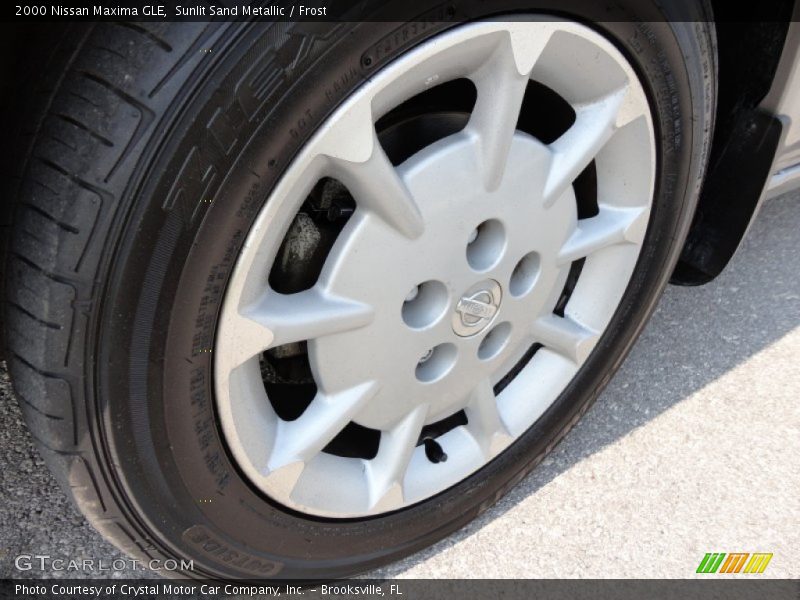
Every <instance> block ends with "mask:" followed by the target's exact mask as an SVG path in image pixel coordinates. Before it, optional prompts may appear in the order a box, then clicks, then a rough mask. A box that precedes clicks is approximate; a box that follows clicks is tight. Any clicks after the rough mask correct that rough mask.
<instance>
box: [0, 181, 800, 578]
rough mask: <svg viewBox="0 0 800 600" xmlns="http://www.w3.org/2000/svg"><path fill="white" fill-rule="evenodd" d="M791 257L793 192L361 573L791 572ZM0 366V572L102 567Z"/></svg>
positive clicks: (795, 513) (797, 443) (797, 311)
mask: <svg viewBox="0 0 800 600" xmlns="http://www.w3.org/2000/svg"><path fill="white" fill-rule="evenodd" d="M798 265H800V193H795V194H791V195H786V196H783V197H781V198H777V199H775V200H772V201H770V202H769V203H767V204H766V205H765V206H764V208H763V210H762V211H761V214H760V215H759V217H758V219H757V221H756V223H755V224H754V226H753V228H752V229H751V231H750V233H749V235H748V237H747V239H746V240H745V243H744V244H743V246H742V248H741V249H740V251H739V253H738V254H737V256H736V257H735V258H734V260H733V261H732V263H731V264H730V266H729V267H728V269H727V270H726V271H725V272H724V273H723V275H722V276H720V277H719V278H718V279H717V280H715V281H714V282H712V283H711V284H709V285H706V286H703V287H699V288H681V287H675V286H670V287H669V288H668V289H667V291H666V293H665V295H664V297H663V299H662V301H661V303H660V305H659V308H658V310H657V312H656V313H655V315H654V316H653V318H652V320H651V321H650V323H649V325H648V326H647V328H646V329H645V332H644V333H643V335H642V337H641V338H640V340H639V341H638V342H637V344H636V346H635V348H634V349H633V351H632V353H631V355H630V357H629V358H628V360H627V361H626V363H625V364H624V365H623V367H622V369H621V371H620V372H619V373H618V374H617V376H616V377H615V379H614V380H613V381H612V383H611V384H610V385H609V387H608V388H607V389H606V391H605V392H604V393H603V394H602V396H601V397H600V399H599V400H598V402H597V403H596V404H595V406H594V407H593V408H592V409H591V410H590V411H589V412H588V413H587V415H586V417H585V418H584V419H583V420H582V421H581V422H580V423H579V424H578V425H577V426H576V427H575V429H574V430H573V431H572V432H571V433H570V434H569V435H568V436H567V438H566V439H565V440H564V441H563V442H562V443H561V444H560V445H559V446H558V447H557V448H556V450H555V451H554V452H553V454H552V455H551V456H550V457H549V458H548V459H546V460H545V461H544V463H543V464H542V465H540V467H539V468H538V469H536V470H535V471H534V472H533V473H532V474H531V475H530V476H529V477H528V478H527V479H525V480H524V481H523V482H522V483H520V484H519V485H518V486H517V487H516V488H515V489H514V490H513V491H512V492H511V493H510V494H508V495H507V496H506V497H505V498H503V499H502V500H501V501H500V502H499V503H498V504H497V505H496V506H495V507H494V508H492V509H491V510H489V511H488V512H487V513H485V514H484V515H483V516H482V517H480V518H479V519H477V520H476V521H475V522H473V523H472V524H470V525H469V526H467V527H466V528H464V529H463V530H461V531H460V532H458V533H456V534H455V535H453V536H450V537H449V538H447V539H445V540H443V541H441V542H440V543H438V544H436V545H435V546H433V547H431V548H429V549H427V550H424V551H422V552H420V553H418V554H416V555H414V556H411V557H409V558H407V559H406V560H403V561H401V562H399V563H396V564H394V565H391V566H389V567H386V568H384V569H382V570H380V571H376V572H374V573H372V574H371V575H373V576H378V577H413V578H476V577H477V578H496V577H497V578H502V577H508V578H535V577H620V578H628V577H632V578H662V577H668V578H684V577H694V576H695V570H696V568H697V566H698V564H699V563H700V561H701V560H702V558H703V556H704V555H705V554H706V553H708V552H726V553H732V552H768V553H772V554H773V558H772V560H771V562H770V563H769V565H768V567H767V569H766V571H765V572H764V574H763V575H761V577H783V578H797V577H800V358H798V357H800V276H799V275H800V268H798ZM0 366H2V367H3V368H2V369H0V578H6V577H19V576H32V575H35V576H48V577H54V576H67V575H68V576H73V577H74V576H80V575H81V573H75V572H67V571H53V570H50V569H48V570H45V571H44V572H40V571H38V570H37V569H35V568H34V569H31V570H30V571H19V570H18V569H17V568H16V567H15V557H17V556H20V555H37V554H38V555H50V556H51V557H54V558H65V559H94V560H96V561H100V560H101V559H102V560H103V561H105V563H106V564H111V563H112V561H114V560H115V559H119V558H121V555H120V554H119V553H118V552H117V551H116V550H115V549H114V548H113V547H112V546H110V545H109V544H108V543H106V542H105V541H104V540H103V539H102V538H101V537H100V536H99V534H97V533H96V532H95V531H94V530H93V529H92V528H91V527H90V526H89V525H88V524H87V523H86V522H85V520H84V519H83V518H82V517H81V516H80V515H79V514H78V513H77V512H76V511H75V510H74V508H73V507H72V505H71V504H70V502H69V501H68V500H67V498H66V497H65V496H64V494H63V493H62V492H61V490H60V489H59V488H58V487H57V485H56V483H55V481H53V479H52V477H51V476H50V475H49V473H48V472H47V471H46V469H45V467H44V465H43V464H42V461H41V460H40V459H39V457H38V455H37V453H36V451H35V449H34V447H33V446H32V444H31V440H30V437H29V436H28V434H27V432H26V431H25V429H24V425H23V424H22V422H21V420H20V411H19V409H18V407H17V405H16V402H15V400H14V399H13V396H12V393H11V390H10V386H9V384H8V378H7V376H6V373H5V369H4V365H2V364H1V363H0ZM17 562H18V561H17ZM24 564H25V563H24V561H23V565H24ZM86 575H100V576H109V577H110V576H113V577H142V576H147V575H149V574H143V573H142V572H141V571H133V570H130V569H126V570H120V571H113V570H112V571H105V572H102V573H86Z"/></svg>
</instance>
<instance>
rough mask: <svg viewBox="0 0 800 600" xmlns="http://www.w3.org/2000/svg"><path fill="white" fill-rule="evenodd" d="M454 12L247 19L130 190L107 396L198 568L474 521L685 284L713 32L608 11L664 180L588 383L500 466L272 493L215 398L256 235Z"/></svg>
mask: <svg viewBox="0 0 800 600" xmlns="http://www.w3.org/2000/svg"><path fill="white" fill-rule="evenodd" d="M284 25H285V26H286V27H288V24H284ZM284 25H276V27H283V26H284ZM450 26H452V25H448V24H446V23H438V24H434V25H430V24H422V23H411V24H407V25H404V26H401V27H398V26H397V24H390V23H363V24H360V25H357V24H341V25H339V26H338V27H339V28H338V29H337V30H336V31H333V32H331V31H325V30H324V29H319V28H318V29H317V30H315V29H314V28H309V29H310V30H301V31H299V32H298V31H293V32H288V30H287V32H278V31H277V30H276V29H275V28H270V29H267V28H263V29H261V30H257V29H254V28H249V29H248V28H242V29H241V30H238V31H237V32H236V33H235V35H234V34H233V33H232V34H231V36H232V37H235V40H234V41H232V42H231V43H230V45H229V47H228V50H227V51H226V53H225V56H224V57H223V58H221V59H220V60H219V61H217V63H216V64H215V66H214V68H213V69H210V70H209V71H208V72H206V73H204V75H203V76H202V77H200V76H197V77H196V80H194V81H187V85H189V83H191V84H193V85H195V86H196V87H195V90H196V91H195V92H194V93H193V94H192V96H191V99H190V100H187V101H186V104H185V106H184V107H183V110H182V111H180V114H179V115H177V116H176V117H175V121H174V122H173V123H172V124H171V126H170V127H169V128H165V132H168V134H167V135H165V136H164V137H163V139H162V141H161V142H160V143H159V144H158V147H159V151H158V152H157V153H154V155H153V158H152V159H151V160H149V161H148V163H147V164H145V165H143V166H142V169H143V173H144V176H142V177H141V178H140V180H141V181H143V182H145V183H143V184H142V185H141V186H140V187H139V188H138V189H136V190H131V207H132V208H131V211H130V213H129V216H128V220H127V223H126V226H125V228H124V233H123V234H122V236H121V237H120V239H119V240H118V244H117V246H116V249H115V253H114V260H113V267H112V271H111V274H110V276H109V278H108V282H109V283H108V285H107V287H106V289H107V292H106V300H105V302H104V306H103V310H102V316H101V317H100V321H101V323H100V327H99V331H100V337H99V339H98V342H97V343H98V348H97V351H96V354H95V356H97V357H98V366H97V380H98V384H97V386H98V387H97V389H98V406H99V407H100V414H101V415H102V423H103V430H104V438H105V441H106V447H107V451H108V453H109V456H110V462H112V463H113V464H115V465H117V466H116V468H115V469H114V470H113V472H114V476H115V478H116V480H117V483H118V485H119V489H120V491H121V495H122V496H124V498H125V504H126V505H127V506H128V507H129V509H130V512H131V515H132V517H133V518H136V519H137V520H139V521H140V522H141V524H142V526H143V527H144V528H145V529H146V530H148V531H150V532H151V533H152V537H153V543H155V544H158V545H160V546H165V547H166V548H168V549H169V551H170V552H171V553H172V554H174V555H176V556H182V557H188V558H191V559H193V560H194V561H195V572H194V573H195V575H197V574H200V573H202V574H208V575H213V576H226V577H254V576H255V577H292V578H303V579H323V578H332V577H341V576H344V575H348V574H352V573H355V572H359V571H364V570H367V569H369V568H372V567H375V566H378V565H380V564H384V563H386V562H388V561H390V560H393V559H396V558H398V557H400V556H403V555H406V554H408V553H410V552H413V551H415V550H417V549H420V548H422V547H425V546H427V545H430V544H431V543H433V542H434V541H436V540H438V539H440V538H441V537H443V536H445V535H447V534H448V533H450V532H452V531H454V530H456V529H458V528H460V527H461V526H463V525H464V524H465V523H467V522H468V521H470V520H472V519H473V518H474V517H476V516H477V515H478V514H480V513H481V512H482V511H484V510H485V509H486V508H488V507H489V506H491V505H492V504H493V503H494V502H496V501H497V499H498V498H499V497H501V496H502V495H503V494H504V493H505V492H506V491H507V490H508V489H509V488H510V487H511V486H513V485H514V484H515V483H517V482H518V481H519V480H520V479H522V478H523V477H524V476H525V475H526V474H527V473H528V472H529V471H530V470H531V469H532V468H533V467H534V466H535V465H536V464H538V463H539V462H540V461H541V460H542V458H543V457H544V456H545V455H546V454H547V453H548V452H549V451H550V450H551V449H552V448H553V446H555V444H556V443H557V442H558V441H559V440H560V439H561V437H563V435H564V433H565V432H566V431H568V430H569V428H570V427H571V426H572V425H573V424H574V423H575V422H576V421H577V419H578V418H580V416H581V415H582V414H583V413H584V412H585V411H586V409H587V408H588V406H589V405H590V403H591V401H592V400H593V399H594V398H595V397H596V396H597V394H598V393H599V391H600V390H601V389H602V387H603V386H604V385H605V384H606V383H607V381H608V380H609V379H610V377H611V375H612V374H613V373H614V371H615V370H616V369H617V367H618V366H619V364H620V363H621V361H622V360H623V358H624V356H625V355H626V353H627V351H628V349H629V348H630V346H631V345H632V343H633V341H634V340H635V337H636V335H637V334H638V332H639V331H640V329H641V328H642V327H643V325H644V324H645V322H646V320H647V318H648V316H649V315H650V314H651V312H652V310H653V307H654V305H655V302H656V300H657V298H658V296H659V295H660V292H661V290H662V289H663V286H664V285H665V283H666V280H667V278H668V276H669V274H670V272H671V267H672V265H673V264H674V262H675V260H676V258H677V252H678V250H679V244H677V243H676V241H679V240H681V239H682V236H683V235H685V230H686V228H687V227H688V224H689V221H690V219H691V216H692V209H693V203H694V201H695V197H696V193H697V185H698V182H699V177H700V174H701V172H702V165H703V163H704V157H705V150H704V148H705V146H704V143H705V142H703V141H702V140H701V138H702V137H703V136H704V135H705V133H706V132H705V131H704V127H707V126H709V123H708V120H709V116H708V106H707V105H708V103H709V102H710V101H711V100H710V97H713V94H712V93H711V92H710V91H709V89H708V88H707V87H704V85H705V86H707V84H704V82H703V78H702V73H701V72H700V71H698V69H697V68H696V66H692V65H687V64H686V63H685V60H684V56H685V53H687V52H691V51H693V50H696V49H693V48H691V47H687V46H689V45H690V43H691V41H692V39H693V38H692V37H691V35H689V34H688V33H686V32H679V33H676V27H677V26H676V25H671V24H669V23H664V22H661V23H653V24H651V25H643V24H640V23H634V22H617V23H611V24H606V25H602V26H599V27H598V28H599V29H600V30H601V31H602V32H603V33H604V34H605V35H607V36H608V37H610V38H611V39H612V41H614V43H615V44H616V45H617V46H618V47H619V48H620V49H621V50H622V51H623V52H624V53H625V54H626V56H627V57H628V58H629V60H630V61H631V63H632V64H633V66H634V68H635V69H636V70H637V72H638V73H639V74H640V77H641V78H642V80H643V84H644V86H645V89H646V90H647V91H648V93H649V96H650V101H651V106H652V107H653V109H654V110H653V116H654V124H655V125H656V132H657V154H658V172H657V183H656V195H655V200H654V204H653V210H652V214H651V221H650V225H649V228H648V234H647V237H646V240H645V244H644V246H643V250H642V254H641V256H640V259H639V262H638V264H637V267H636V269H635V271H634V274H633V276H632V279H631V282H630V284H629V286H628V289H627V290H626V292H625V295H624V297H623V300H622V303H621V304H620V306H619V308H618V310H617V313H616V314H615V316H614V318H613V319H612V322H611V324H610V325H609V327H608V329H607V330H606V332H605V333H604V334H603V336H602V337H601V339H600V341H599V343H598V346H597V349H596V351H595V352H593V354H592V355H591V357H590V358H589V360H588V361H587V362H586V364H585V365H584V366H583V367H582V369H581V370H580V372H579V374H578V376H576V378H575V379H574V380H573V381H572V383H571V384H570V385H569V387H568V388H567V389H566V390H565V391H564V392H563V393H562V395H561V396H560V397H559V399H558V400H557V401H556V402H555V403H554V404H553V405H552V406H551V407H550V409H549V410H548V411H547V412H546V413H545V415H543V416H542V417H541V418H540V419H539V421H537V423H535V424H534V425H533V426H532V427H531V428H530V429H529V430H528V431H527V432H526V433H525V434H523V435H522V436H521V437H520V438H519V439H518V440H517V441H516V442H515V443H514V444H513V445H512V446H511V447H510V448H509V449H508V450H507V451H506V452H504V453H503V454H502V455H500V456H499V457H498V458H496V459H495V460H494V461H492V462H491V463H490V464H489V465H487V466H486V467H484V468H482V469H481V470H479V471H478V472H476V473H475V474H473V475H472V476H470V477H469V478H467V479H466V480H464V481H462V482H461V483H459V484H458V485H456V486H454V487H452V488H450V489H449V490H446V491H445V492H443V493H441V494H439V495H437V496H436V497H434V498H432V499H429V500H427V501H425V502H422V503H420V504H417V505H414V506H412V507H409V508H406V509H403V510H400V511H397V512H394V513H391V514H388V515H384V516H379V517H373V518H369V519H361V520H347V521H341V520H340V521H333V520H325V519H319V518H312V517H308V516H303V515H300V514H297V513H293V512H292V511H290V510H288V509H286V508H285V507H281V506H280V505H278V504H277V503H275V502H273V501H271V500H270V499H268V498H266V497H264V496H263V495H261V494H260V493H258V492H257V491H256V490H254V488H253V487H252V486H251V485H250V483H249V482H248V481H247V480H246V478H245V477H244V476H243V475H242V474H241V473H240V472H239V471H238V469H237V467H236V465H235V463H234V462H233V460H232V458H231V456H230V454H229V453H228V451H227V449H226V446H225V443H224V440H223V437H222V433H221V430H220V428H219V426H218V421H217V418H216V415H215V408H214V395H213V375H212V374H213V353H212V352H211V350H212V349H213V347H214V332H215V327H216V318H217V315H218V313H219V309H220V305H221V303H222V300H223V297H224V292H225V285H226V282H227V280H228V277H229V276H230V273H231V270H232V268H233V266H234V264H235V261H236V257H237V255H238V250H239V248H240V247H241V245H242V243H243V241H244V238H245V237H246V235H247V232H248V231H249V228H250V225H251V224H252V222H253V220H254V219H255V217H256V215H257V214H258V211H259V210H260V209H261V207H262V206H263V204H264V202H266V201H267V199H268V197H269V193H270V191H271V189H272V188H273V187H274V186H275V184H276V182H277V181H278V179H279V177H280V175H281V173H282V172H283V171H284V170H285V168H286V167H287V165H288V164H289V163H290V161H291V159H292V158H293V157H294V156H295V155H296V154H297V152H298V151H299V149H300V148H301V147H302V145H303V143H304V142H305V141H306V140H307V139H308V137H309V136H310V135H311V134H312V133H313V132H314V131H316V130H317V129H318V128H319V126H320V125H321V124H322V123H323V122H324V120H325V118H326V117H327V116H328V115H329V114H330V113H331V112H332V111H333V110H334V109H335V108H336V106H338V105H339V104H340V103H341V102H342V101H343V100H344V99H345V98H346V97H347V96H348V95H349V94H350V93H352V92H353V91H354V90H355V89H357V87H358V86H359V85H360V84H361V83H362V82H363V81H364V80H365V78H366V77H368V76H369V75H370V74H371V73H373V72H374V70H375V69H378V68H380V67H381V66H382V65H385V64H386V63H388V62H389V61H391V60H392V59H394V58H396V57H397V56H399V55H401V54H402V53H403V52H404V51H406V50H407V49H408V48H411V47H413V46H415V45H417V44H419V43H421V42H423V41H425V40H427V39H429V38H430V37H432V36H434V35H436V34H437V33H438V32H440V31H443V30H445V29H446V28H448V27H450ZM293 36H294V37H293ZM298 38H299V41H298ZM281 53H283V56H282V58H276V57H278V56H281ZM365 56H369V57H370V60H369V61H365ZM365 62H369V63H370V64H369V68H367V66H366V64H365ZM277 71H281V72H280V73H278V72H277ZM256 74H257V75H258V76H260V77H262V79H268V78H269V77H274V78H275V82H274V84H270V85H272V87H271V88H270V89H271V92H270V94H269V95H266V94H264V93H263V92H262V95H265V96H266V97H268V99H269V101H265V100H264V99H263V98H255V96H256V94H253V93H251V92H252V87H253V86H252V85H251V83H252V81H253V80H254V77H255V76H256ZM248 86H249V87H248ZM276 98H280V101H276V100H275V99H276ZM256 100H258V101H260V102H261V104H260V105H258V103H257V102H256ZM153 144H154V143H153ZM154 145H155V144H154ZM192 161H194V162H192ZM187 165H188V166H187ZM198 165H199V166H198ZM187 169H189V171H187ZM187 173H193V174H195V175H197V174H198V173H199V174H200V176H193V177H188V176H187ZM209 173H212V176H209V175H208V174H209ZM265 276H266V275H265Z"/></svg>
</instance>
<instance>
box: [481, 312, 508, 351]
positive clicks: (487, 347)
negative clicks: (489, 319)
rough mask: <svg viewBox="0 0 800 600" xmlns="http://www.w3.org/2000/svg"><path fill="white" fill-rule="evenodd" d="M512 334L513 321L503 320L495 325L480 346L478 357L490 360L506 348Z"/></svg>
mask: <svg viewBox="0 0 800 600" xmlns="http://www.w3.org/2000/svg"><path fill="white" fill-rule="evenodd" d="M510 335H511V323H509V322H507V321H506V322H503V323H498V324H497V325H495V326H494V327H493V328H492V330H491V331H489V333H487V334H486V337H485V338H483V339H482V340H481V343H480V345H479V346H478V358H480V359H481V360H489V359H491V358H494V357H495V356H497V355H498V354H500V351H501V350H502V349H503V348H505V346H506V343H507V342H508V338H509V336H510Z"/></svg>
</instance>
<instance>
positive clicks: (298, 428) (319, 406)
mask: <svg viewBox="0 0 800 600" xmlns="http://www.w3.org/2000/svg"><path fill="white" fill-rule="evenodd" d="M377 389H378V385H377V384H376V383H375V382H373V381H370V382H367V383H363V384H361V385H359V386H356V387H353V388H350V389H348V390H345V391H343V392H339V393H337V394H330V395H329V394H323V393H321V392H320V393H318V394H317V396H316V397H315V398H314V400H313V401H312V402H311V404H310V405H309V406H308V408H307V409H306V410H305V412H303V414H302V415H300V417H299V418H298V419H296V420H294V421H281V422H280V423H279V425H278V431H277V435H276V436H275V442H274V443H273V445H272V451H271V453H270V456H269V461H268V463H267V468H268V470H269V473H268V475H269V477H275V478H280V479H282V480H283V481H282V482H281V483H282V484H284V485H288V484H289V483H291V485H292V487H294V483H295V482H296V481H297V478H298V477H299V476H300V473H301V472H302V468H303V466H304V465H305V463H307V462H308V461H309V460H311V459H312V458H313V457H314V456H315V455H316V454H317V453H319V452H320V451H321V450H322V449H323V448H324V447H325V446H327V445H328V443H329V442H330V441H331V440H332V439H333V438H334V437H336V435H337V434H338V433H339V432H340V431H341V430H342V429H344V427H345V426H346V425H347V424H348V423H349V422H350V421H351V420H352V419H353V417H354V416H355V415H356V414H357V413H358V411H359V410H360V409H361V408H362V407H363V406H364V405H365V404H366V403H367V402H369V400H370V399H371V398H372V397H373V396H374V395H375V393H376V391H377ZM290 478H291V479H293V480H294V481H290Z"/></svg>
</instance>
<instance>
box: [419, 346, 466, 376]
mask: <svg viewBox="0 0 800 600" xmlns="http://www.w3.org/2000/svg"><path fill="white" fill-rule="evenodd" d="M457 355H458V350H456V347H455V345H453V344H439V345H438V346H435V347H433V348H431V349H430V350H428V351H427V352H426V353H425V354H423V355H422V356H421V357H420V358H419V361H418V362H417V368H416V371H415V373H416V376H417V379H418V380H419V381H421V382H422V383H431V382H434V381H436V380H438V379H441V378H442V377H444V376H445V375H447V373H449V372H450V369H452V368H453V365H454V364H455V363H456V356H457Z"/></svg>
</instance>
